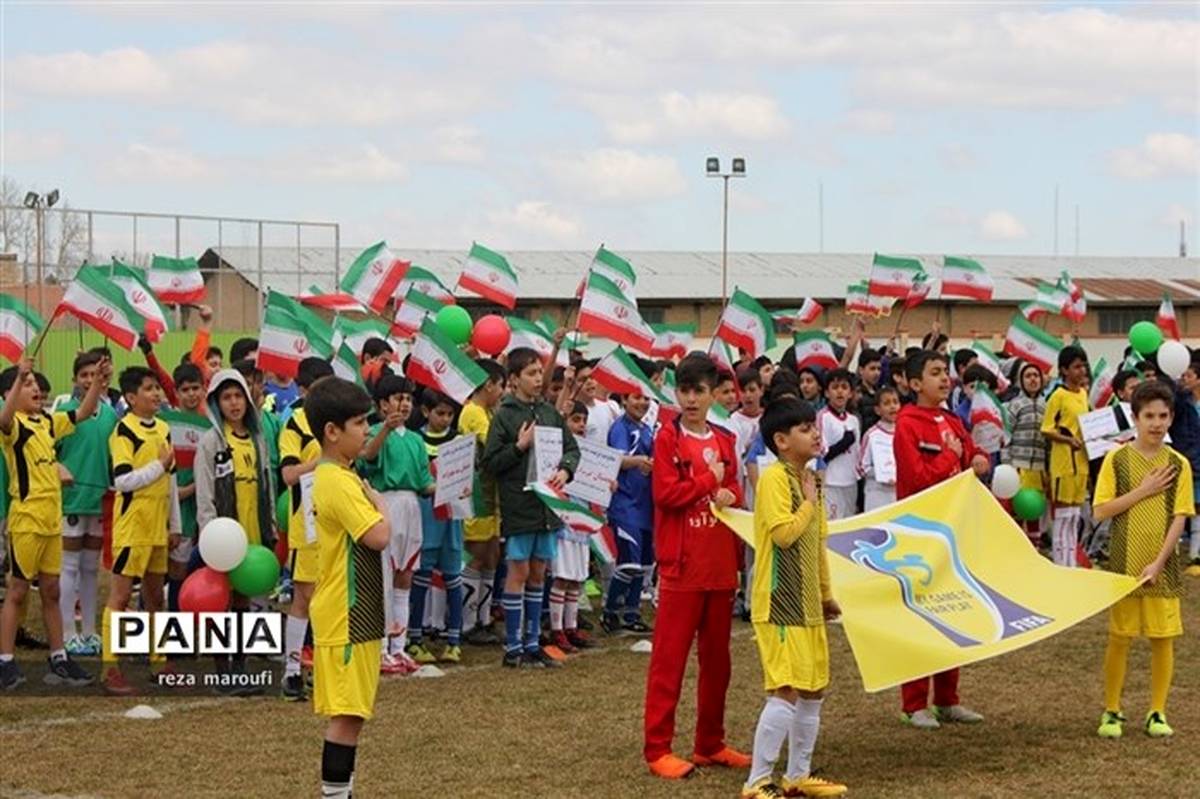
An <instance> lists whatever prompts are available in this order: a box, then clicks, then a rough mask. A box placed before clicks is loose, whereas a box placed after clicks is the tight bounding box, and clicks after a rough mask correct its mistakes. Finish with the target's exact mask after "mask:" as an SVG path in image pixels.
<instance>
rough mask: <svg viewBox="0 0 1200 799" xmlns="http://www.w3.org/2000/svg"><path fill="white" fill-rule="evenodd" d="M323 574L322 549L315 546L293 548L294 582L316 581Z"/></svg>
mask: <svg viewBox="0 0 1200 799" xmlns="http://www.w3.org/2000/svg"><path fill="white" fill-rule="evenodd" d="M320 575H321V550H319V549H317V548H316V547H314V546H309V547H300V548H299V549H293V550H292V582H296V583H315V582H316V581H317V577H319V576H320Z"/></svg>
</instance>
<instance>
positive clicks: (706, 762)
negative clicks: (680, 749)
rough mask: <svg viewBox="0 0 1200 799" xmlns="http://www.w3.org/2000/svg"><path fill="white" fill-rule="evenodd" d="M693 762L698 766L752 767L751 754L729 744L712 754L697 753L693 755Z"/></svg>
mask: <svg viewBox="0 0 1200 799" xmlns="http://www.w3.org/2000/svg"><path fill="white" fill-rule="evenodd" d="M692 762H693V763H695V764H696V765H697V766H724V767H725V768H750V755H747V754H745V753H744V752H739V751H738V750H736V749H734V748H733V747H732V746H727V747H725V748H724V749H722V750H721V751H720V752H717V753H716V754H712V755H702V754H699V753H696V754H694V755H692Z"/></svg>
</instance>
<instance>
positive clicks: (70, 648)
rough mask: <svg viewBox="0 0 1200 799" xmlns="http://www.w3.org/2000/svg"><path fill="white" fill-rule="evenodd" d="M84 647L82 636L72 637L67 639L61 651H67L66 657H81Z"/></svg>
mask: <svg viewBox="0 0 1200 799" xmlns="http://www.w3.org/2000/svg"><path fill="white" fill-rule="evenodd" d="M86 645H87V644H86V642H85V641H84V639H83V636H82V635H72V636H71V637H70V638H68V639H67V642H66V643H65V644H63V649H65V650H67V654H68V655H71V656H73V657H80V656H82V655H83V650H84V648H85V647H86Z"/></svg>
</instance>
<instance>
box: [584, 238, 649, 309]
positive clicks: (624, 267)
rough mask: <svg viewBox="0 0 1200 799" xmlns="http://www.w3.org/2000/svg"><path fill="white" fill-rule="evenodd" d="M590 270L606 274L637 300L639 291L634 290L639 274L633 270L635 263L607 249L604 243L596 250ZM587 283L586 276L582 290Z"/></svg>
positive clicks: (625, 292) (628, 295)
mask: <svg viewBox="0 0 1200 799" xmlns="http://www.w3.org/2000/svg"><path fill="white" fill-rule="evenodd" d="M590 271H592V272H596V273H598V274H601V275H604V276H605V277H606V278H608V279H609V280H611V281H612V282H613V283H614V284H616V287H617V288H619V289H620V290H621V293H622V294H624V295H625V296H626V297H628V298H629V299H631V300H634V301H635V302H636V301H637V292H636V291H635V290H634V289H635V287H636V286H637V274H636V273H635V272H634V271H633V264H631V263H629V261H626V260H625V259H624V258H622V257H621V256H619V255H617V254H616V253H615V252H613V251H612V250H606V249H604V245H601V246H600V249H598V250H596V257H594V258H593V259H592V266H591V269H590ZM586 284H587V278H586V277H585V278H584V280H583V282H582V283H580V289H581V290H582V288H583V287H584V286H585V285H586Z"/></svg>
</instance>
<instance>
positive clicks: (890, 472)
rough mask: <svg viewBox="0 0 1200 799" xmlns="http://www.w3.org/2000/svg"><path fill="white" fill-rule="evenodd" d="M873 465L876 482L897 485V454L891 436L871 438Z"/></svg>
mask: <svg viewBox="0 0 1200 799" xmlns="http://www.w3.org/2000/svg"><path fill="white" fill-rule="evenodd" d="M871 465H872V466H873V467H874V468H875V482H877V483H883V484H885V485H895V483H896V453H895V451H894V450H893V449H892V438H891V436H872V437H871Z"/></svg>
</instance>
